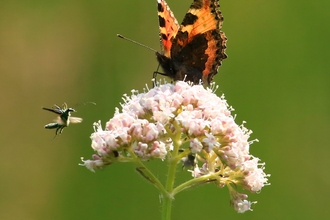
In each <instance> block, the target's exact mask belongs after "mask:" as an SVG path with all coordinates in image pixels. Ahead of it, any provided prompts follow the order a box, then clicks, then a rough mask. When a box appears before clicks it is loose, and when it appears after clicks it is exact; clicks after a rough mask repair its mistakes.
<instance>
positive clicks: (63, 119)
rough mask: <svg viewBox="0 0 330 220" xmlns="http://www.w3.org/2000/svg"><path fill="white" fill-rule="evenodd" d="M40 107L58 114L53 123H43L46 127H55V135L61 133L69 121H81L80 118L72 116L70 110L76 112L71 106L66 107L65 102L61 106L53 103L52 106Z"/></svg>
mask: <svg viewBox="0 0 330 220" xmlns="http://www.w3.org/2000/svg"><path fill="white" fill-rule="evenodd" d="M42 109H43V110H47V111H50V112H53V113H55V114H57V115H58V116H57V118H56V119H55V120H54V122H53V123H49V124H47V125H45V128H46V129H55V128H56V132H55V137H56V135H58V134H62V131H63V129H64V128H65V127H68V126H69V124H70V123H81V122H82V120H83V119H82V118H78V117H72V116H71V112H76V110H74V109H73V108H68V106H67V104H66V103H64V104H63V106H62V108H61V107H59V106H58V105H54V106H53V107H52V108H45V107H42Z"/></svg>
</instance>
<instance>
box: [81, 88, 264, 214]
mask: <svg viewBox="0 0 330 220" xmlns="http://www.w3.org/2000/svg"><path fill="white" fill-rule="evenodd" d="M123 99H124V103H123V104H122V111H121V112H120V111H119V110H118V109H117V110H116V112H115V115H114V117H113V118H112V119H110V120H109V121H108V122H107V123H106V126H105V129H104V130H103V129H102V127H101V123H100V122H98V123H95V124H94V130H95V132H94V133H93V134H92V135H91V139H92V148H93V149H94V150H95V151H96V154H95V155H93V159H92V160H83V164H82V165H84V166H86V167H87V168H88V169H90V170H91V171H95V170H96V169H101V168H103V167H105V166H107V165H109V164H111V163H114V162H135V161H136V160H151V159H161V160H170V161H172V162H173V161H175V162H177V163H179V162H180V161H184V166H188V167H189V166H190V167H192V170H189V171H190V172H192V176H193V178H194V180H195V183H196V181H198V180H200V183H207V182H214V183H215V184H216V185H217V186H218V187H224V186H228V188H229V191H230V195H231V204H232V205H233V207H234V208H235V209H236V211H238V212H245V211H247V210H252V209H251V205H252V204H253V203H254V202H249V201H247V200H246V198H247V195H245V194H240V193H238V192H236V186H241V187H242V188H243V189H246V190H249V191H250V192H258V191H260V190H261V188H262V187H263V186H265V185H267V184H268V183H267V177H268V176H269V175H267V174H265V173H264V171H263V170H264V164H263V163H260V162H259V159H258V158H255V157H253V156H252V155H250V154H249V147H250V144H251V143H252V142H253V141H248V139H249V137H250V134H251V131H249V130H248V129H246V128H245V127H244V126H243V125H237V124H236V123H235V120H234V117H233V116H232V115H231V112H232V110H233V109H232V108H230V107H229V106H228V104H227V102H226V100H225V99H224V97H223V96H222V97H218V96H216V94H214V92H213V91H212V90H211V89H205V88H204V87H203V86H202V85H193V86H192V85H190V84H189V83H186V82H182V81H178V82H176V84H174V85H173V84H164V85H159V86H157V87H155V88H152V89H150V90H148V91H147V92H145V93H140V94H139V93H137V92H135V91H133V92H132V95H131V96H124V98H123ZM233 186H234V187H233Z"/></svg>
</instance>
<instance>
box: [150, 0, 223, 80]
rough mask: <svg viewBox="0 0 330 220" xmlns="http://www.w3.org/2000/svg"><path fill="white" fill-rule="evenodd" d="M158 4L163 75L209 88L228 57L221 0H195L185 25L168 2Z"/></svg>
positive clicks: (160, 0)
mask: <svg viewBox="0 0 330 220" xmlns="http://www.w3.org/2000/svg"><path fill="white" fill-rule="evenodd" d="M157 2H158V19H159V29H160V41H161V48H162V52H161V53H156V57H157V60H158V62H159V64H160V66H161V67H162V69H163V70H164V73H160V74H162V75H165V76H168V77H170V78H172V79H173V80H175V81H176V80H186V81H190V82H192V83H194V84H199V83H200V82H202V83H203V84H206V85H208V84H209V83H210V82H211V81H212V79H213V76H214V75H215V74H217V72H218V67H219V66H220V65H221V61H222V60H223V59H225V58H227V55H226V54H225V49H226V41H227V38H226V36H225V35H224V33H223V32H222V31H221V27H222V22H223V17H222V14H221V12H220V9H219V7H220V6H219V3H218V1H217V0H194V2H193V3H192V4H191V6H190V8H189V10H188V12H187V14H186V15H185V17H184V19H183V21H182V23H181V25H179V24H178V22H177V20H176V18H175V17H174V15H173V13H172V11H171V10H170V8H169V6H168V5H167V3H166V2H165V0H157Z"/></svg>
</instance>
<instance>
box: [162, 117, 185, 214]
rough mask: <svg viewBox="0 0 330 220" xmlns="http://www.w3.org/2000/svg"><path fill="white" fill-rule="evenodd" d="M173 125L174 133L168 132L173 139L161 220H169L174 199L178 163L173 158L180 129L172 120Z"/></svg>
mask: <svg viewBox="0 0 330 220" xmlns="http://www.w3.org/2000/svg"><path fill="white" fill-rule="evenodd" d="M173 125H174V127H175V131H176V132H175V133H172V132H169V134H171V136H172V138H171V139H172V140H173V151H172V155H171V158H169V166H168V173H167V181H166V185H165V189H166V191H167V195H166V196H164V197H163V200H162V201H163V204H162V220H170V219H171V212H172V201H173V199H174V197H173V195H172V191H173V186H174V180H175V173H176V168H177V165H178V161H177V160H176V159H174V158H177V155H178V152H179V148H180V146H181V144H182V143H181V134H182V133H181V130H180V127H179V125H178V124H177V123H176V122H175V121H174V122H173Z"/></svg>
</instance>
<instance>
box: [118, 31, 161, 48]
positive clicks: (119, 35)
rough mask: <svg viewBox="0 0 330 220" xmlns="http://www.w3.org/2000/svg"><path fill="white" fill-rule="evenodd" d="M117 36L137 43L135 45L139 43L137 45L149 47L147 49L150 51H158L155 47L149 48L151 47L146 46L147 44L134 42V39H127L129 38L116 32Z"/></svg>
mask: <svg viewBox="0 0 330 220" xmlns="http://www.w3.org/2000/svg"><path fill="white" fill-rule="evenodd" d="M117 37H119V38H121V39H124V40H127V41H130V42H132V43H135V44H137V45H139V46H141V47H144V48H147V49H149V50H151V51H153V52H155V53H158V51H157V50H155V49H153V48H151V47H148V46H147V45H144V44H141V43H139V42H136V41H135V40H132V39H129V38H127V37H124V36H123V35H121V34H117Z"/></svg>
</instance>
